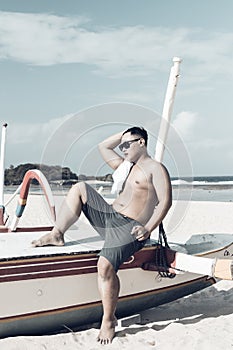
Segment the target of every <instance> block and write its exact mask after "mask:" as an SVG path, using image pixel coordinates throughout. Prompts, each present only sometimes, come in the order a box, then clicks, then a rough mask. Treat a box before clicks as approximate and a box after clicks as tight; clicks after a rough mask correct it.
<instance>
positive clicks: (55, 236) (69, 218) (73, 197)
mask: <svg viewBox="0 0 233 350" xmlns="http://www.w3.org/2000/svg"><path fill="white" fill-rule="evenodd" d="M86 200H87V195H86V186H85V183H83V182H80V183H78V184H76V185H74V186H73V187H72V188H71V189H70V190H69V192H68V194H67V197H66V198H65V200H64V201H63V203H62V205H61V208H60V210H59V214H58V216H57V220H56V222H55V225H54V228H53V229H52V231H51V232H50V233H48V234H46V235H44V236H42V237H41V238H40V239H38V240H35V241H33V242H32V246H34V247H42V246H46V245H58V246H61V245H64V233H65V232H66V230H67V229H68V228H69V227H70V226H71V225H73V224H74V223H75V222H76V221H77V219H78V218H79V216H80V214H81V210H82V204H83V203H86Z"/></svg>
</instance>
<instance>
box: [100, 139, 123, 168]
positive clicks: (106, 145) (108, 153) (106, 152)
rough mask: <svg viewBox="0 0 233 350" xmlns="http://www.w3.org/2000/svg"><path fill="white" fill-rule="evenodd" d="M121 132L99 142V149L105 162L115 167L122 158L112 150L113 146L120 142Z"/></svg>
mask: <svg viewBox="0 0 233 350" xmlns="http://www.w3.org/2000/svg"><path fill="white" fill-rule="evenodd" d="M121 137H122V132H120V133H117V134H115V135H112V136H110V137H108V138H107V139H106V140H104V141H102V142H101V143H99V145H98V146H99V151H100V153H101V156H102V157H103V159H104V160H105V162H106V163H107V164H108V165H109V166H110V167H111V168H112V169H114V170H115V169H116V168H118V166H119V165H120V164H121V163H122V162H123V158H122V157H121V156H120V155H119V154H118V153H117V152H115V151H114V148H115V147H117V146H118V145H119V144H120V143H121Z"/></svg>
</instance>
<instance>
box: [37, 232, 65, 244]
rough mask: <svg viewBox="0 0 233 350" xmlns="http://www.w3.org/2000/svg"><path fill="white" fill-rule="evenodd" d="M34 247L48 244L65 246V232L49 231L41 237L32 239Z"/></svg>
mask: <svg viewBox="0 0 233 350" xmlns="http://www.w3.org/2000/svg"><path fill="white" fill-rule="evenodd" d="M31 244H32V246H33V247H44V246H48V245H55V246H63V245H64V244H65V241H64V237H63V234H61V233H60V232H58V233H57V232H56V233H53V232H49V233H47V234H46V235H44V236H42V237H41V238H39V239H36V240H34V241H32V243H31Z"/></svg>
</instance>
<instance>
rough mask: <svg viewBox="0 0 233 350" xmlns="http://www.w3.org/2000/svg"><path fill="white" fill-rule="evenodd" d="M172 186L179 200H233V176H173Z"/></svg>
mask: <svg viewBox="0 0 233 350" xmlns="http://www.w3.org/2000/svg"><path fill="white" fill-rule="evenodd" d="M172 188H173V198H174V199H178V200H189V199H191V200H193V201H219V202H233V176H203V177H200V176H198V177H194V178H182V179H177V178H172Z"/></svg>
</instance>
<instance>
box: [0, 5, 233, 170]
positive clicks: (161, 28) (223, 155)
mask: <svg viewBox="0 0 233 350" xmlns="http://www.w3.org/2000/svg"><path fill="white" fill-rule="evenodd" d="M232 13H233V2H232V1H231V0H223V1H221V2H220V1H217V0H213V1H211V0H205V1H203V0H202V1H200V0H197V1H195V2H194V1H188V0H186V1H185V0H176V1H168V0H143V1H142V0H124V1H123V0H118V1H113V0H98V1H93V0H92V1H90V0H85V1H84V0H83V1H79V0H66V1H61V0H54V1H51V0H47V1H43V0H41V1H34V0H28V1H26V0H21V1H17V0H15V1H12V0H6V1H3V0H0V76H1V79H0V101H1V105H0V120H1V122H7V123H8V124H9V127H8V135H7V140H8V143H7V153H6V166H9V165H10V164H14V165H18V164H20V163H24V162H38V163H39V162H42V161H43V162H48V163H50V164H61V165H63V166H70V167H71V169H72V170H73V171H75V172H77V173H80V172H85V173H89V174H90V173H94V172H96V170H95V169H96V168H98V171H97V173H104V172H105V171H108V169H107V168H105V167H104V166H103V164H102V163H101V160H100V158H99V157H98V156H97V153H96V144H97V143H98V142H99V141H100V140H101V139H102V138H103V137H105V136H107V135H108V134H110V133H111V132H115V131H120V130H123V129H124V128H125V127H126V126H127V125H128V124H129V125H130V124H134V123H135V124H140V125H144V126H145V127H147V128H148V131H149V133H150V134H151V136H152V139H155V138H156V134H157V126H158V125H157V124H158V123H157V122H154V121H155V120H157V119H158V114H161V112H162V108H163V102H164V95H165V91H166V86H167V80H168V76H169V71H170V67H171V65H172V58H173V56H179V57H182V59H183V62H182V65H181V77H180V80H179V84H178V89H177V94H176V99H175V104H174V110H173V115H172V132H171V134H169V135H170V136H169V137H170V138H169V140H168V151H167V154H166V157H165V163H166V165H167V166H168V168H169V170H170V172H171V175H172V176H177V175H190V176H192V175H196V176H197V175H232V171H233V166H232V164H233V152H232V149H233V137H232V132H233V126H232V116H233V113H232V104H231V101H232V90H233V22H232ZM102 105H103V106H104V107H103V106H102ZM135 105H137V106H138V108H135ZM93 106H96V107H93ZM136 110H137V111H136ZM116 111H117V113H118V114H117V113H116ZM153 111H154V112H155V113H157V114H156V115H155V117H154V116H153ZM107 113H109V114H108V115H107ZM153 118H154V119H153ZM172 133H173V134H172ZM172 135H173V136H172ZM174 135H175V139H176V141H175V143H177V142H178V141H179V142H180V143H182V147H183V151H182V150H180V149H178V148H177V149H176V147H175V146H174V144H173V143H174ZM177 140H178V141H177ZM154 142H155V141H153V140H152V143H151V150H152V152H153V148H154ZM176 152H177V153H176ZM183 152H184V154H183ZM182 157H183V159H184V162H183V163H186V165H185V164H182ZM81 164H82V165H81ZM177 164H178V165H177ZM177 169H178V170H177Z"/></svg>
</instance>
